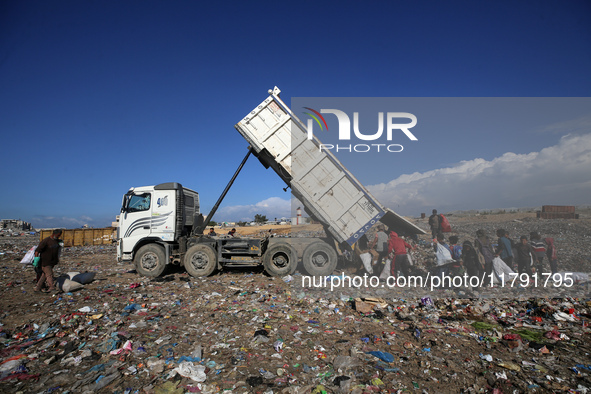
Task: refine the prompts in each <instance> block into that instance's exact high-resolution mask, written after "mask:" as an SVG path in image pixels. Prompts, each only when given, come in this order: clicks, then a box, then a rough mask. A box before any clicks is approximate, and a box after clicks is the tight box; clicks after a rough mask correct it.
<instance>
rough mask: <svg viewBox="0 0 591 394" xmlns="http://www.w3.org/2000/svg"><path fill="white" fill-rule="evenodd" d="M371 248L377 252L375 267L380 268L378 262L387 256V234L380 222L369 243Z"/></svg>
mask: <svg viewBox="0 0 591 394" xmlns="http://www.w3.org/2000/svg"><path fill="white" fill-rule="evenodd" d="M371 247H372V249H374V250H375V251H376V252H377V253H378V261H377V262H376V265H377V269H380V268H381V267H380V264H382V263H383V260H384V258H386V257H387V256H388V234H386V226H384V225H383V224H380V225H379V226H378V232H377V233H376V236H375V238H374V240H373V242H372V244H371Z"/></svg>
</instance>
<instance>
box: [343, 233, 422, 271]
mask: <svg viewBox="0 0 591 394" xmlns="http://www.w3.org/2000/svg"><path fill="white" fill-rule="evenodd" d="M415 248H416V247H415V246H412V245H410V244H409V243H408V242H406V241H405V240H404V239H402V238H401V237H399V236H398V234H397V233H396V232H395V231H390V232H387V230H386V226H385V225H383V224H380V225H379V226H378V231H377V233H376V235H375V237H374V239H373V240H372V241H371V242H370V241H369V239H368V237H367V235H366V234H363V235H362V236H361V238H360V239H359V241H358V242H357V247H356V249H355V250H356V252H357V255H358V256H359V258H360V259H361V262H362V264H363V268H364V269H365V271H367V273H368V274H370V275H375V276H379V277H380V278H385V276H388V275H392V276H396V274H397V272H398V271H400V272H401V274H402V275H404V276H407V275H408V274H409V273H410V267H411V264H412V259H411V257H410V254H409V251H410V250H414V249H415ZM378 271H379V272H380V273H379V274H378Z"/></svg>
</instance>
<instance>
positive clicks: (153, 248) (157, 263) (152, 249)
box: [134, 244, 166, 278]
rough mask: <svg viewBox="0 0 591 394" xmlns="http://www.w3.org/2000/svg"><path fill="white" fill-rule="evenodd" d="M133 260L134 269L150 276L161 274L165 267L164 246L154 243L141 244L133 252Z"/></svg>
mask: <svg viewBox="0 0 591 394" xmlns="http://www.w3.org/2000/svg"><path fill="white" fill-rule="evenodd" d="M134 261H135V269H136V271H137V272H139V273H140V275H143V276H147V277H150V278H156V277H158V276H160V275H162V272H164V268H166V255H165V254H164V248H163V247H162V246H160V245H156V244H149V245H144V246H142V247H141V248H140V249H139V250H138V251H137V253H136V254H135V257H134Z"/></svg>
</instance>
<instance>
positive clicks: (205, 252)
mask: <svg viewBox="0 0 591 394" xmlns="http://www.w3.org/2000/svg"><path fill="white" fill-rule="evenodd" d="M184 265H185V269H186V270H187V272H188V273H189V275H191V276H195V277H199V276H209V275H211V274H212V273H213V271H215V269H216V267H217V262H216V258H215V250H213V248H212V247H211V246H209V245H205V244H198V245H193V246H191V247H190V248H189V250H187V253H185V259H184Z"/></svg>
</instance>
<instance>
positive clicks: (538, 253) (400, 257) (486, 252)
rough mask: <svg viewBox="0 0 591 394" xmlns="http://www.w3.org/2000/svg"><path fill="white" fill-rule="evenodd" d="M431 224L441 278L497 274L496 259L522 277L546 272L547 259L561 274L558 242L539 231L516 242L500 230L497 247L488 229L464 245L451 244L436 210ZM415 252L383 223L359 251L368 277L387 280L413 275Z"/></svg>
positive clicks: (455, 240)
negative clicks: (389, 276)
mask: <svg viewBox="0 0 591 394" xmlns="http://www.w3.org/2000/svg"><path fill="white" fill-rule="evenodd" d="M429 224H430V227H431V231H432V235H433V246H434V251H435V256H436V261H435V265H436V271H437V274H438V275H440V274H442V273H445V274H448V275H463V274H464V273H466V274H467V275H468V276H478V277H481V276H482V274H486V275H489V274H491V273H492V272H493V260H494V259H495V258H496V257H498V258H500V259H501V260H503V262H504V263H505V264H506V265H507V266H508V267H509V268H511V269H512V270H513V271H515V272H518V273H519V274H523V273H526V274H529V275H532V274H533V273H535V272H538V273H541V272H544V271H545V262H546V260H547V261H548V265H549V266H550V270H551V271H552V274H555V273H557V272H558V264H557V256H556V246H555V244H554V239H553V238H550V237H548V238H544V239H542V237H541V236H540V234H539V233H538V232H531V233H530V234H529V238H528V237H527V236H525V235H523V236H521V237H520V238H519V241H518V242H516V241H514V240H513V239H512V238H511V237H510V235H509V232H508V231H506V230H504V229H498V230H497V231H496V235H497V237H498V239H497V242H496V244H495V243H493V241H492V240H491V238H489V236H488V235H487V234H486V232H485V231H484V230H478V231H477V232H476V238H475V239H474V241H470V240H466V241H464V242H463V243H460V242H459V237H458V236H455V235H452V236H450V237H449V239H448V241H449V243H447V242H446V240H445V236H444V234H443V232H442V231H441V224H442V219H441V215H438V214H437V211H436V210H433V215H432V216H431V217H430V218H429ZM414 249H416V247H415V246H412V245H411V244H409V243H408V242H407V241H406V240H404V239H403V238H401V237H399V236H398V234H397V233H396V232H394V231H388V230H387V229H386V226H385V225H383V224H379V225H378V228H377V232H376V234H375V236H373V239H372V240H371V241H370V240H369V239H368V237H367V235H366V234H364V235H363V236H361V238H360V239H359V241H358V242H357V245H356V249H355V250H356V253H357V255H358V256H359V258H360V259H361V262H362V264H363V268H364V269H365V271H366V272H367V273H368V274H370V275H374V276H379V277H380V278H384V275H386V276H387V275H392V276H397V275H403V276H407V275H409V273H410V270H411V266H412V258H411V255H410V253H409V252H410V251H411V250H414Z"/></svg>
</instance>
